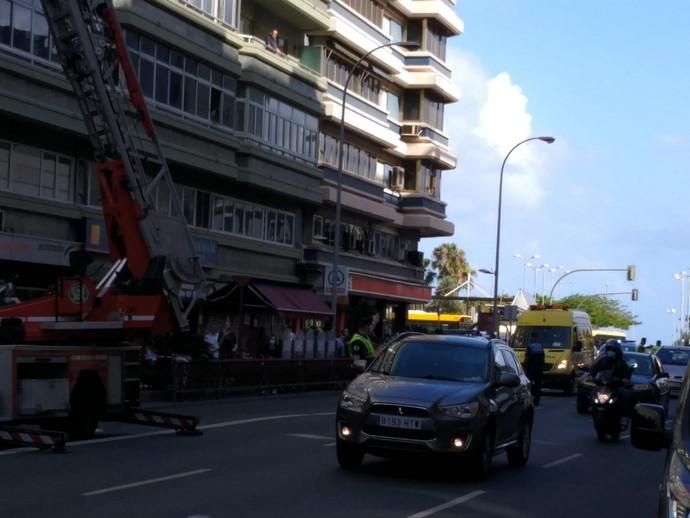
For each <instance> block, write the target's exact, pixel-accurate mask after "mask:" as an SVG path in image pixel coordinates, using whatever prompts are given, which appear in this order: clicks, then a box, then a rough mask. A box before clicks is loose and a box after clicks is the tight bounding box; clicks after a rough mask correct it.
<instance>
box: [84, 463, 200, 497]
mask: <svg viewBox="0 0 690 518" xmlns="http://www.w3.org/2000/svg"><path fill="white" fill-rule="evenodd" d="M209 471H211V470H210V469H209V468H204V469H195V470H194V471H186V472H185V473H177V474H175V475H168V476H167V477H158V478H150V479H148V480H141V481H139V482H132V483H130V484H122V485H120V486H113V487H107V488H105V489H97V490H95V491H89V492H88V493H82V494H81V496H96V495H102V494H104V493H112V492H113V491H122V490H123V489H130V488H133V487H139V486H147V485H149V484H157V483H159V482H166V481H168V480H175V479H178V478H185V477H192V476H194V475H201V474H202V473H207V472H209Z"/></svg>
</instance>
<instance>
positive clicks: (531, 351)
mask: <svg viewBox="0 0 690 518" xmlns="http://www.w3.org/2000/svg"><path fill="white" fill-rule="evenodd" d="M525 374H527V377H528V378H529V380H530V382H531V383H532V398H533V399H534V404H535V405H536V406H539V400H540V399H541V384H542V381H543V380H544V346H543V345H542V344H541V343H540V342H539V335H538V334H537V332H536V331H532V334H531V335H530V342H529V344H528V345H527V352H526V354H525Z"/></svg>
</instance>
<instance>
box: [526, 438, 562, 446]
mask: <svg viewBox="0 0 690 518" xmlns="http://www.w3.org/2000/svg"><path fill="white" fill-rule="evenodd" d="M532 442H536V443H537V444H546V445H548V446H556V445H557V444H558V443H557V442H551V441H542V440H541V439H532Z"/></svg>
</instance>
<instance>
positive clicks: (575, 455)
mask: <svg viewBox="0 0 690 518" xmlns="http://www.w3.org/2000/svg"><path fill="white" fill-rule="evenodd" d="M578 457H582V453H573V454H572V455H568V456H567V457H563V458H562V459H558V460H555V461H553V462H549V463H548V464H544V466H543V467H544V468H546V469H548V468H554V467H556V466H560V465H561V464H564V463H566V462H568V461H571V460H573V459H577V458H578Z"/></svg>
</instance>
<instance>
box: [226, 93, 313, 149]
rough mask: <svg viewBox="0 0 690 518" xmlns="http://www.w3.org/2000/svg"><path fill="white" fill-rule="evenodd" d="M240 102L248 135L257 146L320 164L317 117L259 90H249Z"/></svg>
mask: <svg viewBox="0 0 690 518" xmlns="http://www.w3.org/2000/svg"><path fill="white" fill-rule="evenodd" d="M240 102H241V103H242V104H243V109H244V115H243V117H242V121H243V123H244V128H243V129H244V132H245V133H246V134H247V135H249V136H251V137H253V140H254V141H255V142H256V143H257V144H259V145H261V146H264V147H267V148H269V149H270V150H271V151H274V152H278V153H281V154H285V155H288V156H290V157H292V158H296V159H299V160H303V161H305V162H308V163H315V162H316V145H317V138H318V127H319V122H318V119H317V118H316V117H314V116H313V115H310V114H308V113H307V112H305V111H303V110H300V109H298V108H295V107H293V106H291V105H290V104H287V103H285V102H283V101H280V100H278V99H277V98H275V97H272V96H270V95H268V94H267V93H264V92H263V91H261V90H259V89H257V88H248V89H247V92H246V98H245V99H241V100H240ZM240 109H242V107H241V108H240Z"/></svg>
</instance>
